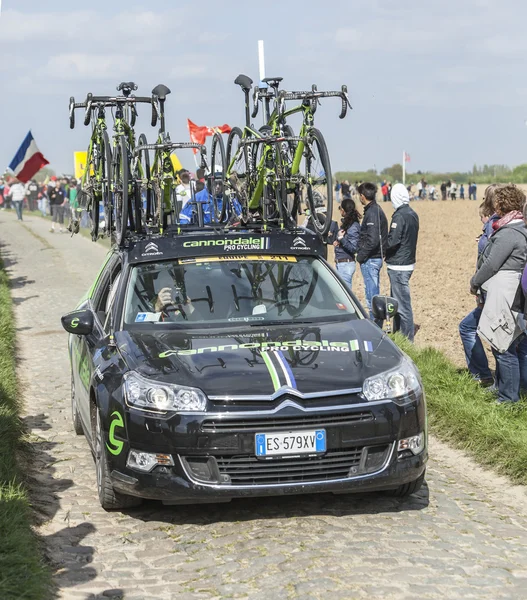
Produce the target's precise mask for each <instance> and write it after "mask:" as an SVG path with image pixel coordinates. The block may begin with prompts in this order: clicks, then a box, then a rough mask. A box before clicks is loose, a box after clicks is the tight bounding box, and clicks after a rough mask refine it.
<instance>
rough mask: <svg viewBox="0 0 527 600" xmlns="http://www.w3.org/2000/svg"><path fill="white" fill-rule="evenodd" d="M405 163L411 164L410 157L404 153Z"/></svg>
mask: <svg viewBox="0 0 527 600" xmlns="http://www.w3.org/2000/svg"><path fill="white" fill-rule="evenodd" d="M404 162H410V155H409V154H407V153H406V152H405V153H404Z"/></svg>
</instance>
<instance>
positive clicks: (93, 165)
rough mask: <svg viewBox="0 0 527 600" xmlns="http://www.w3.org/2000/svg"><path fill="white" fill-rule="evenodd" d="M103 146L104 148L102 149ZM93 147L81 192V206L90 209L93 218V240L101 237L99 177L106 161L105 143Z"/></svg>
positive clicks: (91, 233) (89, 153) (89, 149)
mask: <svg viewBox="0 0 527 600" xmlns="http://www.w3.org/2000/svg"><path fill="white" fill-rule="evenodd" d="M101 146H102V149H101ZM101 146H99V144H97V147H96V148H95V147H93V146H92V145H91V144H90V147H89V148H88V155H87V159H86V172H85V176H84V177H83V184H82V189H81V191H80V192H79V196H78V199H79V206H80V207H81V208H82V209H84V210H86V211H88V214H89V215H90V220H91V230H90V235H91V239H92V241H93V242H96V241H97V239H98V238H99V212H98V211H99V201H100V193H101V192H100V189H99V188H98V185H97V183H98V177H102V173H101V171H102V165H103V162H104V158H102V157H103V155H104V145H101Z"/></svg>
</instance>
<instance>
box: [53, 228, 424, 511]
mask: <svg viewBox="0 0 527 600" xmlns="http://www.w3.org/2000/svg"><path fill="white" fill-rule="evenodd" d="M325 253H326V249H325V246H324V244H322V243H321V242H320V241H319V239H318V238H317V237H316V236H315V235H313V234H311V233H310V232H309V231H307V230H296V231H285V232H282V233H276V232H273V233H254V232H247V233H243V232H242V233H240V232H236V233H227V234H224V233H223V234H218V233H214V231H209V232H203V231H202V232H199V233H184V234H180V235H177V236H173V237H170V236H165V237H151V238H148V239H145V240H138V241H135V242H134V241H131V242H130V243H129V245H128V247H126V248H125V249H115V250H113V251H111V252H110V253H109V255H108V257H107V260H106V261H105V263H104V265H103V267H102V269H101V271H100V273H99V275H98V277H97V279H96V281H95V283H94V285H93V287H92V288H91V290H90V291H89V292H88V294H87V296H86V298H84V299H83V300H82V301H81V303H80V304H79V306H78V307H77V309H76V310H75V311H73V312H71V313H69V314H67V315H65V316H64V317H63V318H62V323H63V326H64V328H65V329H66V330H67V331H68V332H69V333H70V336H69V352H70V357H71V395H72V411H73V425H74V429H75V432H76V433H78V434H81V433H84V434H85V435H86V437H87V439H88V442H89V444H90V446H91V449H92V451H93V454H94V456H95V465H96V471H97V487H98V493H99V499H100V502H101V504H102V506H103V507H104V508H106V509H112V508H113V509H117V508H125V507H129V506H133V505H137V504H139V503H140V502H141V499H142V498H154V499H158V500H161V501H163V502H164V503H166V504H184V503H198V502H222V501H229V500H231V499H232V498H237V497H246V496H274V495H283V494H305V493H313V492H333V493H348V492H366V491H379V490H390V491H391V492H392V493H393V494H396V495H398V496H407V495H409V494H412V493H414V492H416V491H417V490H418V489H419V488H420V486H421V484H422V482H423V479H424V475H425V467H426V461H427V431H426V407H425V397H424V392H423V388H422V384H421V380H420V377H419V373H418V371H417V369H416V367H415V366H414V364H413V363H412V362H411V360H410V359H409V358H408V357H407V356H406V355H405V354H404V353H402V352H401V351H400V350H399V349H398V348H397V346H396V345H395V344H394V343H393V342H392V341H391V340H390V339H389V338H388V337H387V336H386V335H385V334H384V333H383V332H382V331H381V330H380V329H379V328H378V327H377V326H375V325H374V324H373V323H372V322H371V321H370V320H368V319H367V318H366V314H365V312H364V310H363V309H362V307H361V306H360V304H359V302H358V301H357V299H356V298H355V297H354V296H353V294H351V293H350V292H349V291H348V290H347V288H346V286H345V284H344V283H343V281H342V280H341V279H340V278H339V276H338V275H337V274H336V273H335V272H334V271H333V270H332V269H331V267H330V266H329V265H328V263H327V262H326V261H325V258H324V257H325ZM374 310H375V311H376V314H377V315H378V316H380V317H385V316H386V315H387V314H388V315H389V316H392V315H393V314H394V313H395V311H396V310H397V306H396V303H395V301H394V300H392V299H390V298H384V297H377V298H376V299H375V303H374Z"/></svg>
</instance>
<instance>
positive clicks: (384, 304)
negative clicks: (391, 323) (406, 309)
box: [371, 296, 399, 321]
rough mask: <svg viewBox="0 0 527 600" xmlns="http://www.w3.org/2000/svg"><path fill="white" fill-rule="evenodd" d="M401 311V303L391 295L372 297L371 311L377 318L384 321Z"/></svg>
mask: <svg viewBox="0 0 527 600" xmlns="http://www.w3.org/2000/svg"><path fill="white" fill-rule="evenodd" d="M398 311H399V303H398V302H397V300H396V299H395V298H390V296H373V298H372V299H371V312H372V313H373V316H374V317H375V318H376V319H381V320H382V321H384V320H386V319H391V318H393V317H395V315H396V314H397V312H398Z"/></svg>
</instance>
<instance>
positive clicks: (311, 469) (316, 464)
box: [215, 447, 363, 486]
mask: <svg viewBox="0 0 527 600" xmlns="http://www.w3.org/2000/svg"><path fill="white" fill-rule="evenodd" d="M362 453H363V448H362V447H356V448H346V449H340V450H330V451H328V452H327V453H326V454H324V455H323V456H310V457H304V458H302V457H300V458H279V459H274V460H259V459H257V458H256V457H255V456H247V455H246V456H216V457H215V458H216V463H217V465H218V469H219V472H220V476H221V480H223V481H227V480H228V481H229V482H230V484H231V485H233V486H236V485H240V486H241V485H259V484H260V485H266V484H267V485H269V484H277V483H302V482H314V481H330V480H332V479H343V478H346V477H349V476H350V470H351V469H352V468H353V469H354V470H355V471H356V472H357V473H358V472H359V465H360V463H361V458H362ZM353 474H354V473H351V475H353Z"/></svg>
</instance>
